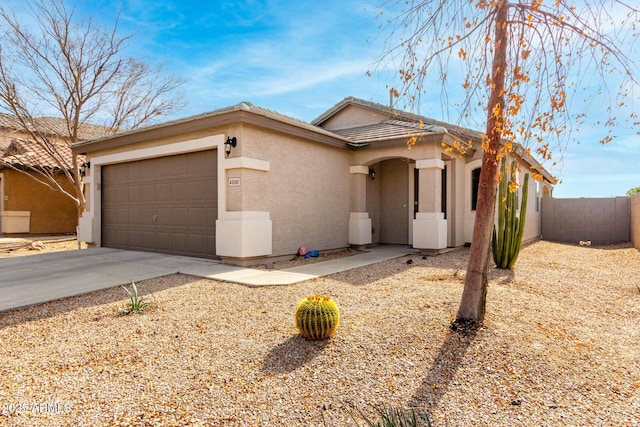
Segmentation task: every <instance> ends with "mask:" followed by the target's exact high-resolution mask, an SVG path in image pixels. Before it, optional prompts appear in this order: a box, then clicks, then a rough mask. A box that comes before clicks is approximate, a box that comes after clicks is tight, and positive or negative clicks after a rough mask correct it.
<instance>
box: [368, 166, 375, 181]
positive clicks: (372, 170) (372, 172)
mask: <svg viewBox="0 0 640 427" xmlns="http://www.w3.org/2000/svg"><path fill="white" fill-rule="evenodd" d="M369 176H370V177H371V181H373V180H374V179H376V170H375V169H374V168H369Z"/></svg>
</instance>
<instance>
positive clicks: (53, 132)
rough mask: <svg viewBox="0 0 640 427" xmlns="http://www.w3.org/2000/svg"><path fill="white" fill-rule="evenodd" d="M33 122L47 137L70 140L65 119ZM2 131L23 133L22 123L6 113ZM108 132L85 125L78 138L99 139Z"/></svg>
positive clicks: (0, 121) (0, 117)
mask: <svg viewBox="0 0 640 427" xmlns="http://www.w3.org/2000/svg"><path fill="white" fill-rule="evenodd" d="M33 121H34V125H35V127H36V128H37V129H39V130H40V131H41V132H42V133H44V134H46V135H50V136H57V137H60V138H69V130H68V128H67V121H66V120H64V119H59V118H57V117H34V118H33ZM2 130H5V131H10V132H11V131H13V132H21V133H22V132H23V130H22V125H21V124H20V122H18V120H17V119H16V118H15V117H14V116H12V115H9V114H5V113H0V132H1V131H2ZM108 132H109V128H108V127H106V126H98V125H93V124H89V123H84V124H82V125H81V126H80V129H79V130H78V137H79V138H80V140H83V139H90V138H97V137H99V136H103V135H105V134H107V133H108Z"/></svg>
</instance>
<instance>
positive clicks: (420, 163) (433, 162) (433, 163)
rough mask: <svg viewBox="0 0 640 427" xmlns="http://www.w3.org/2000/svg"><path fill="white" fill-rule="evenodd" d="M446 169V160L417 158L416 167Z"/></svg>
mask: <svg viewBox="0 0 640 427" xmlns="http://www.w3.org/2000/svg"><path fill="white" fill-rule="evenodd" d="M432 168H436V169H444V161H443V160H440V159H423V160H416V169H432Z"/></svg>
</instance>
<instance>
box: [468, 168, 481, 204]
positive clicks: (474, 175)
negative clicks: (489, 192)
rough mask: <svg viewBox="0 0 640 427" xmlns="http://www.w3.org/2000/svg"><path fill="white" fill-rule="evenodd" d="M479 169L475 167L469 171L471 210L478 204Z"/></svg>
mask: <svg viewBox="0 0 640 427" xmlns="http://www.w3.org/2000/svg"><path fill="white" fill-rule="evenodd" d="M480 170H482V168H477V169H474V170H472V171H471V210H472V211H475V210H476V207H477V206H478V187H479V186H480Z"/></svg>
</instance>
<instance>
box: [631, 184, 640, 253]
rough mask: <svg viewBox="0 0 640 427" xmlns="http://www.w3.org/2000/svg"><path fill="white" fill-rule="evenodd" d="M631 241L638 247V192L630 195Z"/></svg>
mask: <svg viewBox="0 0 640 427" xmlns="http://www.w3.org/2000/svg"><path fill="white" fill-rule="evenodd" d="M630 204H631V243H632V244H633V247H635V248H636V249H640V194H636V195H634V196H632V197H631V200H630Z"/></svg>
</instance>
